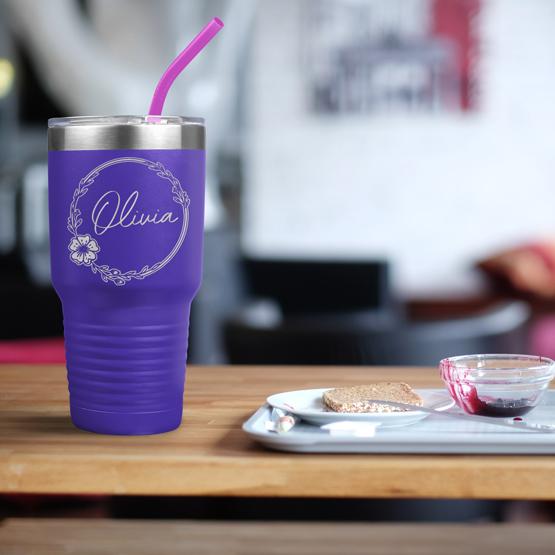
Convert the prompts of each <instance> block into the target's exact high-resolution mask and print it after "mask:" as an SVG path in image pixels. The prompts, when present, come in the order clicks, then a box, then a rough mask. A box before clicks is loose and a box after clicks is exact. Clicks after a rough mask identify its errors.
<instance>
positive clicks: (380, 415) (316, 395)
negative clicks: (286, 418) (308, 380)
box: [267, 388, 455, 427]
mask: <svg viewBox="0 0 555 555" xmlns="http://www.w3.org/2000/svg"><path fill="white" fill-rule="evenodd" d="M328 389H331V388H324V389H301V390H298V391H286V392H284V393H276V394H275V395H271V396H270V397H268V399H267V402H268V404H269V405H271V406H272V407H275V408H278V409H282V410H284V411H287V412H290V413H291V414H294V415H295V416H299V417H300V418H302V419H303V420H305V421H306V422H310V423H311V424H316V425H317V426H322V425H324V424H330V423H332V422H338V421H341V420H349V421H352V422H374V423H377V424H380V426H381V427H386V426H387V427H391V426H406V425H408V424H412V423H413V422H418V421H419V420H422V419H424V418H426V417H427V416H429V415H428V414H426V413H425V412H421V411H416V410H415V411H412V410H411V411H404V412H331V411H329V410H328V409H327V408H326V407H325V405H324V403H323V402H322V394H323V393H324V391H328ZM415 391H416V393H418V395H420V397H422V400H423V401H424V406H425V407H427V408H430V409H434V410H447V409H449V408H451V407H452V406H453V405H454V404H455V402H454V401H453V399H451V397H450V396H449V393H447V391H435V390H429V389H428V390H426V389H415Z"/></svg>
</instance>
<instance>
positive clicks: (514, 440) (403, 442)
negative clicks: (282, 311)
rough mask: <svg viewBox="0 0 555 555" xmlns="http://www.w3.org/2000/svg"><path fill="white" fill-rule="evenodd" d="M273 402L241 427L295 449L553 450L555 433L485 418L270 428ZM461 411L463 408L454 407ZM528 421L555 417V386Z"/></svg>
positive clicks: (260, 439) (547, 421) (266, 441)
mask: <svg viewBox="0 0 555 555" xmlns="http://www.w3.org/2000/svg"><path fill="white" fill-rule="evenodd" d="M271 410H272V409H271V407H270V406H269V405H267V404H265V405H263V406H262V407H260V408H259V409H258V410H257V411H256V412H255V413H254V414H253V415H252V416H251V417H250V418H249V419H248V420H247V421H246V422H245V423H244V424H243V430H244V431H245V432H246V433H247V434H248V435H249V436H250V437H252V438H253V439H254V440H256V441H257V442H259V443H261V444H262V445H264V446H266V447H269V448H271V449H277V450H279V451H292V452H296V453H413V454H419V453H420V454H421V453H435V454H465V455H467V454H506V455H516V454H520V455H524V454H528V455H531V454H537V455H552V454H555V434H554V433H537V432H529V431H526V430H511V429H510V428H502V427H498V426H494V425H491V424H484V423H482V422H476V423H473V422H468V421H463V420H460V421H458V420H454V419H448V418H444V417H441V416H435V415H432V416H429V417H428V418H426V419H425V420H421V421H419V422H416V423H414V424H411V425H408V426H403V427H399V428H383V429H380V428H378V429H377V430H376V435H375V436H374V437H356V436H351V435H348V436H347V435H330V434H329V432H326V431H323V430H321V429H320V428H319V427H317V426H314V425H312V424H308V423H305V422H303V421H301V422H299V423H298V424H296V425H295V426H294V428H293V429H292V430H291V431H289V432H286V433H282V434H277V433H275V432H270V431H267V430H266V422H267V421H268V420H270V417H271ZM451 410H459V409H451ZM523 418H524V419H525V420H526V421H527V422H537V423H542V424H553V423H554V422H555V391H548V392H546V394H545V396H544V398H543V401H542V404H541V405H540V406H538V407H536V408H535V409H534V410H533V411H532V412H530V413H529V414H527V415H525V416H524V417H523Z"/></svg>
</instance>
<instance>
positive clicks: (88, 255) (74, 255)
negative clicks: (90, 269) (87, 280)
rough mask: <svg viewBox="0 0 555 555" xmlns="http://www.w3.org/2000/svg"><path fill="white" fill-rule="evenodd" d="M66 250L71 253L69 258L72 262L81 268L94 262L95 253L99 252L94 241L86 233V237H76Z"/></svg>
mask: <svg viewBox="0 0 555 555" xmlns="http://www.w3.org/2000/svg"><path fill="white" fill-rule="evenodd" d="M68 249H69V250H70V251H71V254H70V255H69V257H70V258H71V260H72V262H74V263H75V264H77V265H78V266H81V264H84V265H85V266H90V265H91V263H92V262H93V261H94V260H96V253H97V252H98V251H99V250H100V247H99V246H98V243H97V242H96V240H95V239H92V238H91V236H90V235H89V234H88V233H87V234H86V235H76V236H75V237H73V239H72V240H71V241H70V242H69V245H68Z"/></svg>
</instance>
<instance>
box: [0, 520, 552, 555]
mask: <svg viewBox="0 0 555 555" xmlns="http://www.w3.org/2000/svg"><path fill="white" fill-rule="evenodd" d="M554 545H555V527H554V526H549V525H541V524H537V525H510V526H507V525H483V524H481V525H429V524H428V525H422V524H420V525H418V524H417V525H415V524H412V525H410V524H409V525H407V524H337V523H329V522H328V523H325V524H314V523H313V524H306V523H295V524H292V523H287V524H286V523H276V522H274V523H270V524H266V523H237V522H235V523H223V522H198V521H196V522H191V521H189V522H183V521H181V522H178V521H173V522H172V521H169V522H168V521H165V522H164V521H145V520H140V521H126V520H123V521H122V520H115V521H114V520H112V521H110V520H100V519H94V520H79V519H71V520H64V519H59V520H49V519H24V520H22V519H10V520H8V521H6V522H4V523H3V525H0V552H1V553H2V555H29V554H33V555H54V554H58V553H72V554H73V555H85V554H87V555H113V554H114V553H118V554H129V553H132V554H133V555H152V554H156V555H177V554H180V555H181V554H183V553H195V554H196V555H201V554H202V555H211V554H218V555H220V554H221V553H225V554H226V555H250V554H252V555H259V554H260V553H292V554H295V555H336V554H337V553H341V554H342V555H385V554H388V555H389V554H394V555H415V554H425V555H466V554H468V553H487V555H522V553H526V554H527V555H540V554H542V555H543V554H545V555H551V554H552V553H553V546H554Z"/></svg>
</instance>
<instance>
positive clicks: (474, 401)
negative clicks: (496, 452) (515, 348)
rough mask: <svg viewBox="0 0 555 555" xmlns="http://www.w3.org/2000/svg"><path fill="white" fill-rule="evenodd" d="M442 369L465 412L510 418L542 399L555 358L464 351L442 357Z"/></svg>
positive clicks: (450, 390) (443, 376)
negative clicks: (460, 353)
mask: <svg viewBox="0 0 555 555" xmlns="http://www.w3.org/2000/svg"><path fill="white" fill-rule="evenodd" d="M439 371H440V374H441V378H442V379H443V381H444V382H445V385H446V386H447V389H448V390H449V393H450V394H451V396H452V397H453V399H454V400H455V402H456V403H457V405H459V407H461V408H462V409H463V410H464V411H465V412H467V413H469V414H480V415H483V416H498V417H504V418H508V417H515V416H522V415H523V414H526V413H527V412H530V411H531V410H532V409H533V408H534V407H535V406H536V405H537V404H538V403H539V401H540V399H541V397H542V395H543V393H544V391H545V390H546V389H547V387H548V386H549V382H550V381H551V380H552V379H553V376H554V375H555V362H554V361H552V360H551V359H550V358H546V357H538V356H530V355H465V356H458V357H451V358H445V359H443V360H442V361H441V362H440V363H439Z"/></svg>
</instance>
